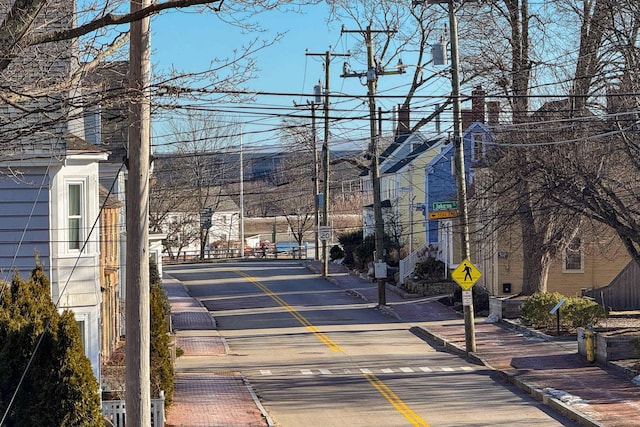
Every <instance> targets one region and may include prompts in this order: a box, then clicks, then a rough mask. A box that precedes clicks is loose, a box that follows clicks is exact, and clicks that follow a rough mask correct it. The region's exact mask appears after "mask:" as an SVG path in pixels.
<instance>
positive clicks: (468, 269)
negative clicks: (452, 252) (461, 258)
mask: <svg viewBox="0 0 640 427" xmlns="http://www.w3.org/2000/svg"><path fill="white" fill-rule="evenodd" d="M463 270H464V281H465V282H467V281H468V282H471V281H472V280H473V277H472V276H471V267H469V266H468V265H467V263H466V262H465V263H464V268H463Z"/></svg>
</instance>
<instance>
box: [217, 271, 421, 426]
mask: <svg viewBox="0 0 640 427" xmlns="http://www.w3.org/2000/svg"><path fill="white" fill-rule="evenodd" d="M226 270H230V271H233V272H234V273H236V274H237V275H239V276H242V277H244V278H246V279H247V280H248V281H250V282H251V283H253V284H254V285H256V286H257V287H258V288H260V289H261V290H262V292H264V293H265V294H267V295H268V296H269V297H271V299H273V300H274V301H275V302H277V303H278V304H279V305H280V306H281V307H282V308H284V309H285V310H286V311H288V312H289V313H290V314H291V315H292V316H293V317H295V318H296V319H297V320H298V321H299V322H300V323H301V324H302V325H303V326H304V327H305V328H307V330H308V331H310V332H311V333H313V334H314V335H315V336H316V337H317V338H318V339H319V340H320V341H322V342H323V343H324V344H325V345H326V346H327V347H329V348H330V349H331V350H333V351H339V352H343V353H344V351H343V350H342V348H341V347H340V346H339V345H338V344H336V343H335V342H334V341H333V340H332V339H331V338H329V337H328V336H327V335H326V334H325V333H323V332H321V331H320V330H319V329H318V328H316V327H315V326H313V324H312V323H311V322H309V321H308V320H307V319H306V318H305V317H304V316H302V315H301V314H300V313H298V312H297V311H296V310H295V309H294V308H293V307H291V306H290V305H289V304H287V303H286V302H285V301H284V300H283V299H282V298H280V297H279V296H278V295H276V294H275V293H274V292H272V291H271V290H270V289H269V288H267V287H266V286H265V285H263V284H262V283H260V282H259V281H258V280H257V279H256V278H254V277H252V276H250V275H248V274H246V273H244V272H242V271H239V270H235V269H226ZM362 375H363V376H364V377H365V378H366V379H367V381H369V383H370V384H371V385H372V386H373V387H374V388H375V389H376V390H378V392H379V393H380V394H381V395H382V396H384V398H385V399H387V401H388V402H389V403H391V405H392V406H393V407H394V408H395V409H396V410H397V411H398V412H400V413H401V414H402V415H404V417H405V418H406V419H407V420H409V422H410V423H411V424H412V425H414V426H416V427H429V424H427V423H426V422H425V421H424V420H423V419H422V418H420V416H419V415H418V414H416V413H415V412H413V411H412V410H411V408H409V407H408V406H407V405H406V404H405V403H404V402H403V401H402V399H400V398H399V397H398V395H397V394H395V393H394V392H393V391H392V390H391V389H390V388H389V387H387V385H386V384H385V383H383V382H382V381H381V380H380V379H379V378H378V377H377V376H375V375H374V374H362Z"/></svg>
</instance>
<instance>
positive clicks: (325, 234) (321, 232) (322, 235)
mask: <svg viewBox="0 0 640 427" xmlns="http://www.w3.org/2000/svg"><path fill="white" fill-rule="evenodd" d="M318 239H320V240H331V227H326V226H320V227H318Z"/></svg>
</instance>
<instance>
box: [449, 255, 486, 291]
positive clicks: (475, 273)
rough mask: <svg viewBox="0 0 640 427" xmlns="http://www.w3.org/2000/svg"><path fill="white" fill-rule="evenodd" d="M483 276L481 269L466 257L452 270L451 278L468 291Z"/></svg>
mask: <svg viewBox="0 0 640 427" xmlns="http://www.w3.org/2000/svg"><path fill="white" fill-rule="evenodd" d="M480 276H482V273H480V270H478V269H477V268H476V266H475V265H473V263H472V262H471V261H469V260H468V259H465V260H464V261H462V262H461V263H460V265H458V266H457V267H456V269H455V270H453V271H452V272H451V278H452V279H453V280H455V282H456V283H457V284H458V285H460V287H461V288H462V289H463V290H465V291H468V290H469V289H471V287H472V286H473V285H474V284H475V283H476V282H477V281H478V279H479V278H480Z"/></svg>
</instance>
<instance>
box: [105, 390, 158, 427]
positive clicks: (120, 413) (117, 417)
mask: <svg viewBox="0 0 640 427" xmlns="http://www.w3.org/2000/svg"><path fill="white" fill-rule="evenodd" d="M124 402H125V401H124V400H103V401H102V415H103V416H104V417H105V419H106V420H107V421H109V422H110V423H111V425H112V426H113V427H125V426H126V411H125V407H124V406H125V405H124ZM151 425H152V426H153V427H164V392H163V391H161V392H160V398H159V399H151Z"/></svg>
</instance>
